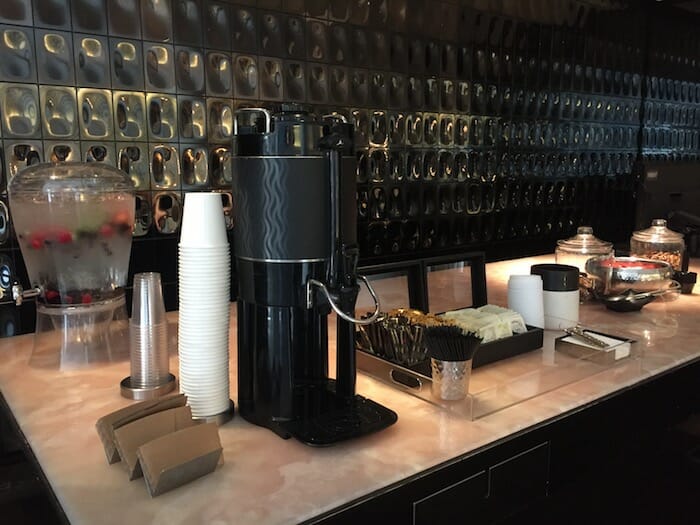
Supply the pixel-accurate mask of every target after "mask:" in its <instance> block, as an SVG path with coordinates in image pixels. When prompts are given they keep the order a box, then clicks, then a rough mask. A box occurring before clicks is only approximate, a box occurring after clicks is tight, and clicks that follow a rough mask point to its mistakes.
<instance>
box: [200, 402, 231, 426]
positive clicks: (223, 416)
mask: <svg viewBox="0 0 700 525" xmlns="http://www.w3.org/2000/svg"><path fill="white" fill-rule="evenodd" d="M234 410H235V405H234V404H233V401H231V400H230V399H229V400H228V408H227V409H226V410H224V411H223V412H221V413H219V414H214V415H213V416H206V417H193V418H192V419H197V420H201V421H204V422H205V423H216V424H217V425H219V426H221V425H223V424H224V423H228V422H229V421H231V420H232V419H233V414H234Z"/></svg>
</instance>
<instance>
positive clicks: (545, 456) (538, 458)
mask: <svg viewBox="0 0 700 525" xmlns="http://www.w3.org/2000/svg"><path fill="white" fill-rule="evenodd" d="M548 485H549V441H547V442H545V443H541V444H539V445H537V446H535V447H532V448H530V449H528V450H525V451H523V452H521V453H520V454H517V455H515V456H512V457H510V458H508V459H506V460H505V461H502V462H500V463H497V464H495V465H493V466H492V467H491V468H489V499H492V500H494V503H495V504H496V505H499V504H500V503H503V504H506V507H507V508H510V509H513V508H517V507H518V506H520V505H523V504H527V503H529V502H532V501H534V500H537V499H539V498H543V497H545V496H546V495H547V488H548ZM499 506H500V505H499Z"/></svg>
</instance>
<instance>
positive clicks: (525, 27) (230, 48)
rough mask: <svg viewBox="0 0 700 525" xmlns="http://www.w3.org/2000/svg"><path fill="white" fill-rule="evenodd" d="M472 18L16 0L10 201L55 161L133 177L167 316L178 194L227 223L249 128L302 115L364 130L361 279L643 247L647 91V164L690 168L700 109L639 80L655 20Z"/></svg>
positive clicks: (3, 81) (428, 12) (405, 6)
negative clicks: (235, 148) (585, 230)
mask: <svg viewBox="0 0 700 525" xmlns="http://www.w3.org/2000/svg"><path fill="white" fill-rule="evenodd" d="M472 3H473V2H459V1H457V0H444V1H431V0H380V1H372V2H367V1H351V0H334V1H330V0H306V1H304V0H258V1H257V2H256V1H248V2H233V1H231V2H229V1H227V0H2V2H0V116H1V118H2V125H1V136H2V150H3V152H4V155H3V168H4V174H5V177H3V183H2V184H3V188H5V187H6V182H7V180H8V179H9V178H11V177H12V176H13V175H14V174H16V173H17V171H18V170H20V169H21V168H22V167H23V166H26V165H28V164H32V163H35V162H39V161H42V160H46V161H48V160H78V159H82V160H88V161H95V162H108V163H110V164H113V165H116V166H119V167H120V168H121V169H123V170H125V171H126V172H128V173H129V174H130V175H131V177H132V179H133V181H134V183H135V185H136V188H137V191H138V203H137V207H138V209H137V218H138V222H137V226H136V231H135V235H136V236H137V238H136V239H135V242H134V250H133V257H132V265H131V266H132V268H131V269H132V273H133V272H135V271H145V270H158V269H160V270H161V271H162V272H163V275H164V283H165V288H166V295H167V297H166V299H167V303H168V306H169V307H171V308H172V307H173V306H175V298H176V293H175V292H174V285H175V282H176V280H177V277H176V264H175V262H174V257H175V246H176V235H177V231H178V227H179V219H180V216H181V206H182V199H183V194H184V193H185V192H188V191H196V190H200V189H215V190H218V191H221V192H222V199H223V200H224V203H225V205H226V206H227V207H228V209H229V210H230V206H231V204H232V203H231V198H230V191H229V184H230V181H231V173H230V164H229V156H230V140H231V133H232V128H233V114H234V111H235V110H236V108H237V107H240V106H250V105H258V104H265V105H269V104H273V103H279V102H281V101H292V102H298V103H302V104H307V105H310V106H312V107H313V108H314V109H315V110H318V111H323V112H327V111H337V112H340V113H343V114H345V115H346V116H347V118H348V119H349V120H351V121H352V122H353V123H354V124H355V128H356V138H357V159H358V171H357V183H358V192H357V195H358V215H359V222H358V226H359V231H360V239H361V253H362V257H363V259H364V260H365V261H366V262H368V261H370V260H371V261H381V260H386V259H392V258H410V257H414V256H415V257H417V256H419V255H423V254H425V252H426V251H430V252H431V253H433V252H435V251H437V250H444V251H448V250H469V249H473V248H478V249H484V248H486V251H487V254H488V255H490V256H492V257H494V256H504V255H517V254H518V253H522V251H523V250H531V249H532V247H533V246H535V245H537V243H547V242H551V241H552V240H553V239H557V238H562V237H566V236H568V235H570V234H571V233H572V232H573V231H574V230H575V227H576V226H577V225H579V224H582V223H593V224H594V226H596V227H600V228H601V229H602V231H603V232H604V233H605V234H607V235H608V238H611V237H614V236H620V237H621V236H622V235H623V234H625V235H626V228H627V227H628V224H631V220H632V212H631V210H632V195H633V185H632V182H631V181H632V177H631V176H630V173H631V172H632V166H633V164H634V162H635V159H636V157H637V153H638V152H639V144H638V140H639V139H638V135H639V130H640V109H641V108H642V107H643V104H642V96H643V91H644V90H643V87H644V84H645V83H647V84H648V86H649V87H647V88H645V89H648V90H649V92H650V93H651V96H650V98H649V100H647V102H646V106H644V108H645V111H644V114H643V117H644V122H645V123H647V124H648V127H645V128H644V133H643V136H642V138H641V141H642V147H643V148H644V150H643V151H644V153H651V152H653V153H663V154H676V153H679V152H680V153H682V154H687V153H691V154H693V155H695V154H697V151H698V147H699V145H698V134H697V128H696V127H695V113H694V106H693V109H692V111H691V109H689V108H686V109H681V106H682V107H683V108H685V107H686V106H687V105H688V103H692V104H695V102H696V101H697V102H700V89H699V88H698V86H700V85H696V84H693V83H692V82H691V83H688V82H685V83H684V84H681V85H680V94H679V97H681V98H679V99H677V100H676V99H674V100H667V99H666V98H665V96H666V95H668V94H669V89H673V90H675V84H672V81H670V80H665V79H662V78H658V77H653V78H652V79H647V78H645V77H644V74H643V73H644V56H643V52H642V50H643V49H644V45H643V40H642V35H643V31H642V29H641V28H642V27H643V24H641V23H637V22H639V21H640V20H642V19H643V13H627V14H625V15H624V16H620V15H617V18H616V17H615V16H612V15H611V14H610V13H607V12H601V13H596V12H595V11H592V10H591V9H590V8H587V7H583V6H582V5H579V4H578V3H577V2H575V1H573V0H572V1H569V2H566V5H567V6H568V8H569V9H568V12H569V13H571V14H572V16H571V17H570V18H569V19H567V20H565V22H566V25H563V26H561V25H548V24H538V23H535V22H531V21H525V20H522V19H518V18H511V17H509V16H506V15H503V14H501V15H491V14H488V13H484V12H479V11H476V10H474V9H472V8H471V7H470V6H469V4H472ZM522 4H523V3H520V5H521V6H522ZM620 20H624V21H625V23H624V24H621V23H620ZM669 82H670V83H671V84H669ZM654 86H657V87H654ZM669 86H671V87H669ZM683 86H685V87H683ZM696 89H697V90H698V95H697V96H696V94H695V92H696ZM673 92H674V93H675V91H673ZM683 97H684V98H683ZM697 117H698V119H700V113H698V116H697ZM676 124H678V126H680V128H678V126H676ZM677 128H678V129H677ZM2 195H4V193H3V194H2ZM0 204H2V206H0V227H4V228H5V229H6V230H7V231H8V234H7V235H6V237H5V239H7V238H8V237H9V229H8V228H7V211H6V207H5V204H6V198H5V197H4V196H0ZM628 216H629V218H628ZM0 242H4V247H3V248H0V252H2V253H0V255H2V256H3V257H5V258H6V259H7V260H8V261H9V263H8V264H9V265H10V266H9V268H8V271H9V272H10V273H11V274H12V275H14V272H15V271H16V272H17V274H18V275H19V276H20V278H22V279H26V276H25V275H24V273H23V271H22V262H21V257H19V255H18V251H17V250H16V247H15V245H14V244H13V243H12V241H11V240H5V241H3V240H2V238H0ZM3 260H4V259H3ZM1 264H2V260H0V265H1ZM15 267H17V268H15ZM3 268H4V267H3V266H0V286H4V284H5V283H4V281H2V276H3V273H2V272H3V271H4V270H3ZM10 280H11V279H10Z"/></svg>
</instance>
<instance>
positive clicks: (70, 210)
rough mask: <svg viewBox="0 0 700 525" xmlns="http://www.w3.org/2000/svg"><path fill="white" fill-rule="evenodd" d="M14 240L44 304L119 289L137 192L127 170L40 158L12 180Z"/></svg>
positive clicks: (110, 294)
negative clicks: (41, 160)
mask: <svg viewBox="0 0 700 525" xmlns="http://www.w3.org/2000/svg"><path fill="white" fill-rule="evenodd" d="M10 207H11V215H12V219H13V222H14V227H15V233H16V235H17V241H18V243H19V245H20V248H21V250H22V255H23V257H24V261H25V264H26V266H27V271H28V273H29V278H30V281H31V284H32V286H36V285H38V286H40V287H41V289H42V294H41V296H40V301H42V302H44V303H47V304H61V305H77V304H92V303H95V302H100V301H104V300H109V299H113V298H115V297H117V296H120V295H122V294H123V287H124V286H125V285H126V281H127V271H128V266H129V255H130V251H131V235H132V229H133V224H134V194H133V187H132V183H131V181H130V179H129V178H128V176H127V175H126V174H125V173H123V172H122V171H120V170H117V169H116V168H112V167H110V166H106V165H103V164H98V163H63V164H52V165H37V166H33V167H31V168H28V169H26V170H24V171H22V172H21V173H20V174H18V175H17V176H16V177H15V178H13V179H12V181H11V182H10Z"/></svg>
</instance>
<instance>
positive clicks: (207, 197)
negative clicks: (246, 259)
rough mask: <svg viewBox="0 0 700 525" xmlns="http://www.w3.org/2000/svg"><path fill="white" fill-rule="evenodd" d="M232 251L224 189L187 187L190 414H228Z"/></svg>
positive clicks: (185, 310) (184, 278)
mask: <svg viewBox="0 0 700 525" xmlns="http://www.w3.org/2000/svg"><path fill="white" fill-rule="evenodd" d="M230 283H231V254H230V249H229V244H228V239H227V238H226V224H225V222H224V210H223V205H222V202H221V195H220V194H218V193H188V194H186V195H185V206H184V211H183V215H182V227H181V233H180V244H179V277H178V284H179V299H180V306H179V310H180V311H179V325H178V351H179V356H180V391H181V392H183V393H184V394H186V395H187V399H188V404H189V405H190V408H191V409H192V416H193V417H195V418H201V419H216V420H218V421H219V422H221V421H224V420H226V419H227V417H226V415H227V414H230V411H231V402H230V399H229V361H228V359H229V354H228V334H229V310H230Z"/></svg>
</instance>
